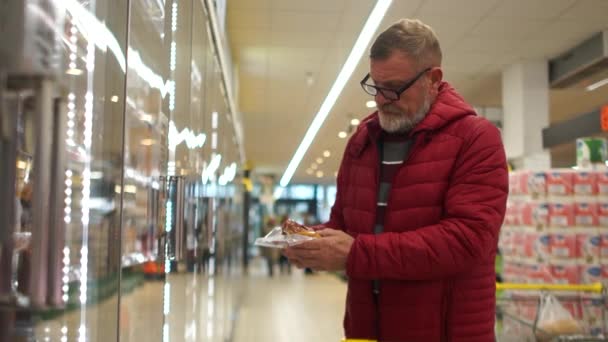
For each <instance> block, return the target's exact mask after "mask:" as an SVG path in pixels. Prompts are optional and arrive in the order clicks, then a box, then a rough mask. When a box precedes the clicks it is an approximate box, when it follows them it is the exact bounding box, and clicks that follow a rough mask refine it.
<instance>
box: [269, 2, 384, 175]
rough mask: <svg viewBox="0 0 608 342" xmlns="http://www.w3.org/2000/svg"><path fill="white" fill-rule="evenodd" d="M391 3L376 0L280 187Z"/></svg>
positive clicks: (300, 156)
mask: <svg viewBox="0 0 608 342" xmlns="http://www.w3.org/2000/svg"><path fill="white" fill-rule="evenodd" d="M391 3H392V0H378V2H376V6H375V7H374V9H373V10H372V12H371V13H370V15H369V18H367V22H366V23H365V26H363V30H361V33H360V34H359V38H357V41H356V42H355V45H354V46H353V49H352V50H351V52H350V55H349V56H348V58H347V59H346V62H345V63H344V65H343V66H342V70H340V73H339V74H338V77H337V78H336V81H335V82H334V84H333V86H332V87H331V89H330V90H329V93H328V94H327V97H326V98H325V100H324V101H323V104H322V105H321V108H320V109H319V112H318V113H317V115H316V116H315V118H314V120H313V121H312V123H311V125H310V127H308V131H306V135H304V139H302V142H301V143H300V146H299V147H298V149H297V150H296V153H295V154H294V155H293V157H292V159H291V161H290V162H289V165H288V166H287V169H286V170H285V173H284V174H283V177H281V182H280V185H281V187H285V186H287V184H289V181H290V180H291V177H293V174H294V173H295V171H296V169H297V168H298V165H300V162H301V161H302V158H303V157H304V154H305V153H306V151H307V150H308V148H309V147H310V144H311V143H312V141H313V139H314V138H315V136H316V135H317V132H318V131H319V128H321V125H322V124H323V122H324V121H325V119H326V118H327V115H328V114H329V112H330V111H331V109H332V108H333V106H334V104H335V103H336V100H337V99H338V96H339V95H340V93H341V92H342V90H343V89H344V86H345V85H346V82H348V80H349V78H350V76H351V75H352V73H353V71H354V70H355V68H356V67H357V64H358V63H359V60H360V59H361V56H363V53H364V52H365V50H366V49H367V46H368V45H369V42H370V41H371V39H372V37H373V35H374V33H375V32H376V30H377V29H378V26H379V25H380V23H381V22H382V18H384V15H385V14H386V12H387V11H388V9H389V7H390V5H391Z"/></svg>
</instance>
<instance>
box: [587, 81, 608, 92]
mask: <svg viewBox="0 0 608 342" xmlns="http://www.w3.org/2000/svg"><path fill="white" fill-rule="evenodd" d="M606 84H608V78H604V79H603V80H601V81H597V82H595V83H593V84H592V85H589V86H587V87H586V88H585V89H586V90H587V91H593V90H595V89H597V88H599V87H602V86H605V85H606Z"/></svg>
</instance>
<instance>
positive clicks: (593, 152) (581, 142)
mask: <svg viewBox="0 0 608 342" xmlns="http://www.w3.org/2000/svg"><path fill="white" fill-rule="evenodd" d="M606 150H607V144H606V139H604V138H597V137H585V138H578V139H576V165H577V166H578V167H582V168H593V167H594V166H598V165H599V166H603V164H604V161H605V160H606V156H607V151H606Z"/></svg>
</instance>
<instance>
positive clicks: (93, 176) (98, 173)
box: [89, 171, 103, 179]
mask: <svg viewBox="0 0 608 342" xmlns="http://www.w3.org/2000/svg"><path fill="white" fill-rule="evenodd" d="M89 178H90V179H102V178H103V172H101V171H91V173H90V176H89Z"/></svg>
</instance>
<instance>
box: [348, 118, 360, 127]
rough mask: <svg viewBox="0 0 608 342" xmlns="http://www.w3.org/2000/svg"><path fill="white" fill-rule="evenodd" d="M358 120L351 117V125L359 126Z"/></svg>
mask: <svg viewBox="0 0 608 342" xmlns="http://www.w3.org/2000/svg"><path fill="white" fill-rule="evenodd" d="M360 122H361V121H359V119H352V120H350V124H351V125H353V126H359V123H360Z"/></svg>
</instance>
